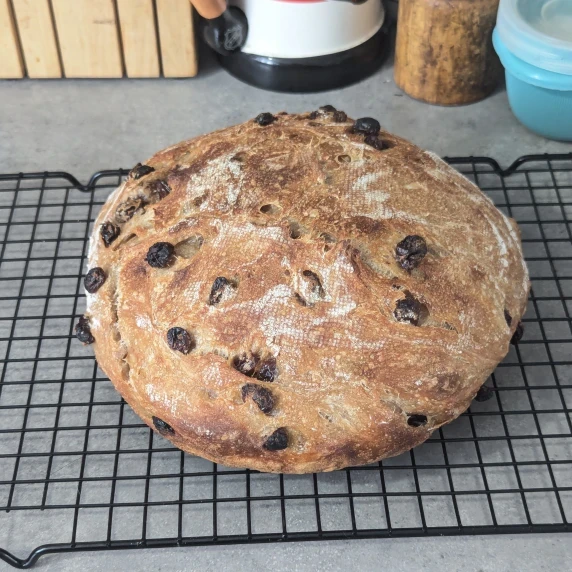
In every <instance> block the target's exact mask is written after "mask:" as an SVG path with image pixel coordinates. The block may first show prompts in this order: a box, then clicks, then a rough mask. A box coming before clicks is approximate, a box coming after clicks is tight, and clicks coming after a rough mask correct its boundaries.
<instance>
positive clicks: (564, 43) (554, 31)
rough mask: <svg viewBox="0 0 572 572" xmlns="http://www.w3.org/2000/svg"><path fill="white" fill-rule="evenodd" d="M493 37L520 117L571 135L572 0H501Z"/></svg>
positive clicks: (542, 129)
mask: <svg viewBox="0 0 572 572" xmlns="http://www.w3.org/2000/svg"><path fill="white" fill-rule="evenodd" d="M493 43H494V46H495V49H496V51H497V53H498V55H499V57H500V60H501V62H502V64H503V66H504V68H505V73H506V84H507V93H508V98H509V103H510V106H511V108H512V110H513V112H514V114H515V115H516V117H517V118H518V119H519V120H520V121H521V122H522V123H523V124H524V125H526V126H527V127H528V128H529V129H531V130H532V131H535V132H537V133H539V134H540V135H543V136H545V137H548V138H550V139H560V140H564V141H572V0H501V1H500V5H499V12H498V17H497V26H496V29H495V32H494V34H493Z"/></svg>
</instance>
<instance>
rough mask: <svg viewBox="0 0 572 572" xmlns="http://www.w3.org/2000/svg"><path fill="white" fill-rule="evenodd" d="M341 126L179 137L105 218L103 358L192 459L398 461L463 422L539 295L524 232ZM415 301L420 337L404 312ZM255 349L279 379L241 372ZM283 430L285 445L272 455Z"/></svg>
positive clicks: (437, 176) (97, 319)
mask: <svg viewBox="0 0 572 572" xmlns="http://www.w3.org/2000/svg"><path fill="white" fill-rule="evenodd" d="M344 119H345V118H344V117H343V114H342V117H340V116H339V114H338V115H337V116H336V117H333V116H332V114H331V113H326V112H322V113H318V114H316V113H314V114H312V115H311V116H310V115H308V114H300V115H287V114H279V115H277V116H275V121H273V122H272V123H270V124H268V125H259V124H258V123H256V122H255V121H249V122H247V123H244V124H241V125H237V126H234V127H230V128H228V129H223V130H221V131H217V132H215V133H212V134H209V135H205V136H202V137H199V138H196V139H193V140H190V141H185V142H182V143H179V144H178V145H175V146H173V147H170V148H168V149H166V150H164V151H161V152H160V153H158V154H156V155H155V156H153V157H152V158H151V159H150V160H149V161H147V163H146V165H148V166H151V167H153V168H154V171H153V172H150V173H146V174H144V175H142V176H141V177H140V178H130V179H129V180H128V181H127V182H126V183H124V184H122V185H121V186H120V187H119V188H118V189H117V190H116V191H115V192H114V193H112V195H111V196H110V197H109V199H108V200H107V202H106V204H105V205H104V206H103V208H102V210H101V213H100V214H99V216H98V218H97V221H96V224H95V227H94V232H93V236H92V238H91V242H90V252H89V264H88V268H93V267H101V268H103V270H104V271H105V273H106V275H107V279H106V281H105V283H104V284H103V286H101V287H100V288H99V290H98V291H97V292H95V293H93V294H87V297H88V309H87V312H86V316H87V318H88V320H89V324H90V327H91V333H92V334H93V336H94V338H95V342H94V349H95V354H96V356H97V360H98V363H99V365H100V366H101V368H102V369H103V370H104V371H105V373H106V374H107V375H108V376H109V378H110V379H111V380H112V382H113V383H114V385H115V386H116V388H117V389H118V390H119V392H120V393H121V394H122V396H123V397H124V398H125V400H126V401H127V402H128V403H129V404H130V405H131V406H132V407H133V409H134V410H135V412H136V413H137V414H138V415H139V416H140V417H141V418H142V419H143V420H144V421H145V422H146V423H147V424H149V425H150V426H151V427H153V417H156V418H158V419H159V420H161V421H162V422H163V423H162V424H160V426H159V427H157V422H156V424H155V428H158V429H163V430H162V431H161V432H162V433H163V434H164V435H165V436H166V437H167V438H169V439H170V440H171V441H172V442H173V443H174V444H175V445H176V446H177V447H180V448H181V449H183V450H185V451H188V452H189V453H192V454H196V455H200V456H202V457H205V458H207V459H210V460H212V461H215V462H218V463H222V464H225V465H229V466H237V467H249V468H252V469H258V470H261V471H270V472H285V473H304V472H311V471H330V470H334V469H338V468H341V467H345V466H348V465H358V464H365V463H369V462H373V461H377V460H378V459H381V458H384V457H389V456H393V455H398V454H399V453H401V452H403V451H406V450H408V449H410V448H411V447H414V446H415V445H418V444H420V443H422V442H423V441H425V440H426V439H427V438H428V437H429V436H430V435H431V433H432V432H433V431H434V430H435V429H436V428H438V427H440V426H441V425H443V424H444V423H448V422H450V421H452V420H453V419H455V418H456V417H457V416H458V415H460V414H461V413H462V412H463V411H465V409H466V408H467V407H468V406H469V404H470V402H471V400H472V399H473V397H474V396H475V394H476V392H477V390H478V389H479V388H480V387H481V385H482V384H483V383H484V381H485V380H486V378H487V377H488V376H489V374H490V373H491V372H492V371H493V370H494V368H495V367H496V365H497V364H498V363H499V362H500V361H501V360H502V359H503V357H504V356H505V355H506V353H507V351H508V347H509V341H510V339H511V336H512V335H513V333H514V332H515V330H516V327H517V324H518V322H519V320H520V318H521V316H522V314H523V313H524V310H525V306H526V300H527V294H528V290H529V281H528V274H527V270H526V266H525V263H524V261H523V257H522V252H521V245H520V238H519V232H518V229H517V226H516V223H515V222H514V221H513V220H511V219H509V218H506V217H505V216H504V215H503V214H501V213H500V212H499V211H498V210H497V209H496V208H495V207H494V205H493V204H492V202H491V201H490V200H489V199H488V198H487V197H485V195H483V194H482V193H481V191H480V190H479V189H478V188H477V187H476V186H474V185H473V184H472V183H470V182H469V181H468V180H466V179H465V178H464V177H462V176H461V175H459V174H458V173H457V172H456V171H455V170H453V169H452V168H450V167H449V166H448V165H446V164H445V163H444V162H443V161H441V160H440V159H439V158H438V157H436V156H435V155H433V154H431V153H427V152H424V151H422V150H420V149H419V148H417V147H415V146H414V145H412V144H410V143H408V142H406V141H404V140H403V139H400V138H398V137H396V136H394V135H391V134H389V133H386V132H384V131H382V132H381V133H380V135H379V138H380V140H382V141H383V142H384V146H385V147H386V148H385V149H383V150H379V149H377V148H374V147H373V146H372V145H371V144H369V145H368V144H366V142H365V136H364V134H363V133H356V132H353V131H352V125H353V121H351V120H349V119H348V120H347V121H344ZM378 147H379V145H378ZM165 183H166V184H167V185H168V186H165ZM157 189H163V192H157ZM167 192H168V194H166V193H167ZM133 205H135V207H133ZM126 213H127V214H126ZM129 217H131V218H129ZM110 221H111V222H114V224H116V225H117V226H118V227H119V228H120V234H119V236H118V237H117V238H116V239H115V240H114V241H113V242H112V243H111V244H110V245H109V246H108V247H105V245H104V243H103V241H102V238H101V236H100V232H99V230H100V226H101V225H102V224H103V223H104V222H110ZM410 235H419V236H421V237H423V239H424V240H425V242H426V245H427V254H426V255H425V257H424V258H423V259H422V260H421V262H420V263H419V264H418V265H417V266H416V267H415V268H413V269H412V270H411V271H407V270H406V269H404V268H403V267H402V266H401V265H400V264H399V263H398V261H397V260H396V256H395V248H396V245H397V244H398V243H399V242H400V241H402V240H403V239H404V238H405V237H406V236H410ZM157 242H168V243H170V244H172V245H173V246H174V255H173V256H172V258H171V260H170V265H169V266H167V267H165V268H154V267H151V266H150V265H149V264H148V263H147V262H146V255H147V252H148V250H149V248H150V247H151V246H152V245H153V244H155V243H157ZM220 277H224V278H226V279H227V281H226V282H224V283H222V284H223V285H222V288H220V289H219V291H217V292H215V299H216V298H218V301H217V302H215V303H213V299H212V298H211V296H212V294H213V284H214V282H215V280H216V279H217V278H220ZM219 286H220V284H219ZM219 294H220V295H219ZM405 298H410V299H414V300H415V301H416V302H417V303H418V308H421V313H420V315H419V323H418V325H417V326H415V325H413V324H412V323H408V322H400V321H397V320H396V317H395V314H394V311H395V309H396V305H397V304H398V302H399V301H400V300H404V299H405ZM509 322H510V324H509ZM173 327H180V328H184V329H185V330H187V331H188V332H189V334H190V335H191V338H192V347H191V349H190V351H189V352H188V353H183V352H181V351H176V350H174V349H172V348H171V347H170V346H169V345H168V342H167V332H168V331H169V329H171V328H173ZM245 353H246V354H249V353H250V355H252V354H253V355H257V356H259V358H260V360H265V359H267V360H272V358H275V360H276V370H275V379H274V381H261V380H259V379H256V377H250V376H248V375H245V374H244V373H241V371H239V370H238V369H237V362H235V361H233V360H235V358H237V356H242V355H243V354H245ZM269 363H271V364H272V362H271V361H270V362H269ZM238 365H239V369H240V363H238ZM243 369H244V368H243ZM270 377H272V376H270ZM249 383H250V384H257V385H259V386H263V387H264V389H265V390H268V391H269V392H270V393H271V397H272V403H271V404H270V405H268V402H267V401H266V402H265V407H262V406H261V405H259V404H258V403H257V401H256V400H255V399H254V398H253V388H252V387H250V388H247V389H244V390H243V387H244V386H245V385H246V384H249ZM254 389H256V388H254ZM259 401H260V399H259ZM263 409H265V411H263ZM412 416H416V417H412ZM425 421H426V422H425ZM159 423H160V422H159ZM415 425H419V426H415ZM165 427H167V428H168V431H165V430H164V428H165ZM279 428H284V429H285V432H286V435H287V446H286V448H284V449H282V450H269V449H268V447H265V443H266V444H267V445H268V443H269V442H268V441H267V439H268V438H269V436H271V435H272V434H273V433H274V432H275V431H276V430H277V429H279ZM281 433H284V432H281ZM274 442H276V439H274Z"/></svg>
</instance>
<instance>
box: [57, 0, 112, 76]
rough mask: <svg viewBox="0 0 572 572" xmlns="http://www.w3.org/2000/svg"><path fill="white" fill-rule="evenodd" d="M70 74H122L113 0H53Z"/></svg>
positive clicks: (62, 50)
mask: <svg viewBox="0 0 572 572" xmlns="http://www.w3.org/2000/svg"><path fill="white" fill-rule="evenodd" d="M52 6H53V9H54V17H55V20H56V29H57V34H58V39H59V42H60V49H61V54H62V61H63V65H64V73H65V75H66V77H121V76H122V75H123V64H122V61H121V52H120V48H119V32H118V29H117V21H116V17H115V7H114V4H113V0H52Z"/></svg>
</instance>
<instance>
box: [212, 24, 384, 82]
mask: <svg viewBox="0 0 572 572" xmlns="http://www.w3.org/2000/svg"><path fill="white" fill-rule="evenodd" d="M387 44H388V42H387V33H386V31H385V29H384V28H381V29H380V30H379V32H377V33H376V34H375V35H374V36H372V37H371V38H370V39H369V40H367V42H364V43H363V44H361V45H359V46H356V47H355V48H352V49H350V50H346V51H344V52H339V53H337V54H329V55H326V56H318V57H314V58H292V59H286V58H269V57H266V56H257V55H254V54H245V53H243V52H236V53H234V54H231V55H229V56H220V55H219V56H218V59H219V61H220V63H221V65H222V66H223V67H224V68H225V69H227V70H228V71H229V72H230V73H231V74H232V75H233V76H235V77H236V78H238V79H240V80H242V81H244V82H246V83H248V84H250V85H254V86H256V87H261V88H262V89H268V90H271V91H281V92H297V93H303V92H315V91H326V90H330V89H336V88H339V87H344V86H346V85H350V84H352V83H355V82H357V81H360V80H362V79H364V78H366V77H367V76H369V75H371V74H372V73H373V72H374V71H376V70H377V69H378V68H379V67H380V66H381V64H382V63H383V60H384V59H385V55H386V54H387V51H388V47H387Z"/></svg>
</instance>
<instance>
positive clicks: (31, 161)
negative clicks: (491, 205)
mask: <svg viewBox="0 0 572 572" xmlns="http://www.w3.org/2000/svg"><path fill="white" fill-rule="evenodd" d="M325 103H331V104H333V105H335V106H336V107H338V108H340V109H343V110H345V111H346V112H347V113H348V114H350V115H352V116H354V117H358V116H364V115H371V116H374V117H377V118H378V119H379V120H380V121H381V123H382V125H383V126H384V128H386V129H388V130H390V131H393V132H395V133H397V134H399V135H401V136H403V137H406V138H408V139H410V140H412V141H414V142H415V143H417V144H419V145H421V146H423V147H425V148H428V149H431V150H433V151H435V152H436V153H438V154H440V155H449V156H454V155H457V156H458V155H488V156H492V157H494V158H496V159H497V160H498V161H499V162H500V163H501V164H503V165H508V164H509V163H510V162H512V161H513V160H514V159H516V158H517V157H519V156H520V155H523V154H528V153H545V152H555V153H557V152H570V151H571V150H572V146H571V145H569V144H563V143H557V142H552V141H547V140H545V139H542V138H540V137H537V136H536V135H534V134H532V133H530V132H528V131H527V130H526V129H525V128H524V127H522V126H521V125H520V124H519V123H518V122H517V120H516V119H515V118H514V117H513V115H512V114H511V112H510V109H509V108H508V104H507V99H506V93H505V92H504V90H503V89H502V88H501V89H499V90H498V91H497V92H496V93H495V94H494V95H493V96H492V97H490V98H489V99H487V100H486V101H483V102H481V103H478V104H475V105H471V106H468V107H461V108H440V107H431V106H427V105H424V104H422V103H419V102H416V101H414V100H412V99H410V98H409V97H407V96H404V95H403V94H402V93H401V92H400V91H399V90H398V89H397V88H396V86H395V84H394V82H393V78H392V69H391V65H390V63H387V64H386V65H385V66H384V67H383V69H382V70H380V72H378V73H377V74H375V75H374V76H373V77H371V78H369V79H368V80H366V81H364V82H362V83H360V84H358V85H355V86H352V87H349V88H346V89H343V90H339V91H337V92H334V93H324V94H317V95H316V94H312V95H283V94H275V93H268V92H263V91H260V90H257V89H255V88H252V87H249V86H246V85H244V84H241V83H240V82H238V81H236V80H235V79H234V78H232V77H230V76H229V75H227V74H226V73H225V72H224V71H222V70H220V69H219V68H217V66H216V65H215V64H213V63H212V62H207V64H206V66H205V67H204V68H203V71H202V73H201V75H200V76H199V77H197V78H194V79H191V80H120V81H114V80H109V81H96V80H83V81H71V80H65V81H43V82H42V81H30V80H22V81H5V82H0V172H2V173H6V172H18V171H44V170H65V171H69V172H71V173H73V174H74V175H76V176H77V177H78V178H80V179H81V180H87V178H88V177H89V175H90V174H91V173H92V172H94V171H96V170H99V169H111V168H118V167H125V168H128V167H131V166H132V165H133V164H135V163H136V162H138V161H144V160H145V158H146V157H148V156H150V155H152V154H153V153H154V152H155V151H157V150H159V149H161V148H162V147H165V146H167V145H170V144H172V143H174V142H176V141H179V140H182V139H186V138H190V137H193V136H195V135H198V134H200V133H204V132H208V131H211V130H213V129H217V128H221V127H224V126H227V125H229V124H232V123H237V122H240V121H243V120H246V119H248V118H250V117H253V116H255V115H256V114H258V113H259V112H261V111H267V110H268V111H279V110H282V109H285V110H288V111H304V110H310V109H315V108H316V107H317V106H319V105H323V104H325ZM24 534H25V532H24ZM4 544H5V543H4V541H3V536H2V534H0V546H4ZM571 559H572V539H571V537H570V536H566V535H544V536H540V535H538V536H537V535H529V536H526V537H525V536H504V537H460V538H433V539H391V540H364V541H351V542H350V541H344V542H321V543H291V544H283V545H280V544H272V545H256V546H244V545H243V546H224V547H223V546H220V547H200V548H188V549H164V550H145V551H127V552H100V553H83V554H76V555H66V556H62V555H56V556H48V557H44V558H42V559H40V561H39V562H38V564H37V569H38V570H50V571H51V570H54V571H56V570H57V571H62V572H64V571H67V570H78V569H83V570H124V569H126V568H127V567H129V568H130V569H132V570H169V572H175V571H177V570H201V571H203V570H204V571H208V570H215V569H217V570H218V569H221V568H223V567H224V568H225V569H231V570H254V569H256V568H261V569H269V570H273V571H275V572H278V571H280V570H392V571H394V572H399V571H402V570H403V571H407V572H411V571H412V570H420V571H431V570H446V571H447V572H449V571H456V570H463V571H464V572H472V571H474V572H489V571H491V572H492V571H495V572H496V571H501V572H502V571H505V570H506V571H508V570H511V571H512V570H519V571H523V572H525V571H537V570H565V569H568V568H569V565H567V564H568V563H569V562H570V561H571ZM7 569H8V567H7V566H6V565H3V564H0V570H7Z"/></svg>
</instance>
